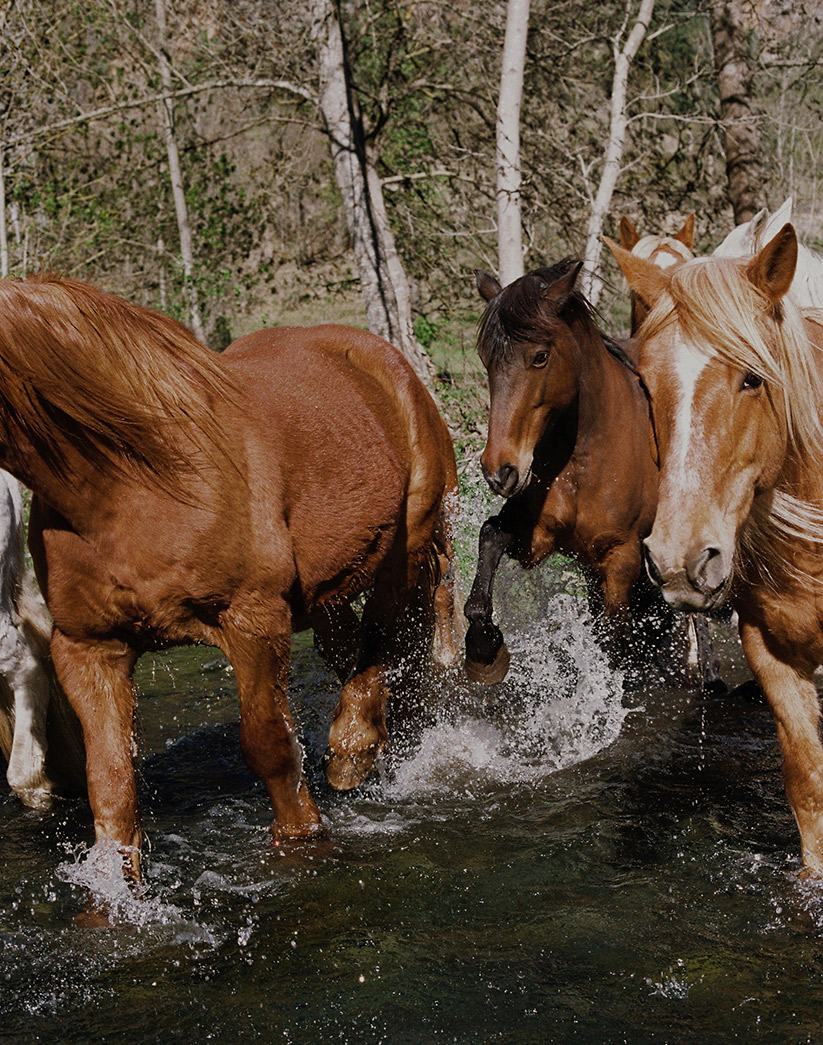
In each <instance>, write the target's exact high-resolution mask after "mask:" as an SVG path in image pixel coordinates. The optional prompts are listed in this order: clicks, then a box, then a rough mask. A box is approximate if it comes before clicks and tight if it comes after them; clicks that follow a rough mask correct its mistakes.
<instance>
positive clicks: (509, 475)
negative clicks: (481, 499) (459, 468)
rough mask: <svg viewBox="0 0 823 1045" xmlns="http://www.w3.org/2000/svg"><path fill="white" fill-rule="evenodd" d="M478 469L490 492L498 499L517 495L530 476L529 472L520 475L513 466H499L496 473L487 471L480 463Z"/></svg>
mask: <svg viewBox="0 0 823 1045" xmlns="http://www.w3.org/2000/svg"><path fill="white" fill-rule="evenodd" d="M480 467H481V469H482V470H483V476H484V478H485V480H486V482H487V483H488V484H489V486H490V487H491V489H492V492H493V493H496V494H498V495H499V496H500V497H511V496H512V494H516V493H518V492H519V491H520V490H522V489H523V487H524V486H525V485H526V483H528V481H529V478H530V476H531V471H528V472H526V474H525V475H522V474H521V472H520V470H519V469H518V468H517V466H516V465H513V464H501V465H500V467H499V468H498V469H497V471H496V472H491V471H489V469H488V468H487V467H486V466H485V464H483V462H482V461H481V462H480Z"/></svg>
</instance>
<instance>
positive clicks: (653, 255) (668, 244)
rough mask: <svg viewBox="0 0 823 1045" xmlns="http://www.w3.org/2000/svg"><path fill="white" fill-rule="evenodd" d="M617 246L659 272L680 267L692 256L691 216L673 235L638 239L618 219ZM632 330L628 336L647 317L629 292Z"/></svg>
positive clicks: (632, 229) (629, 226)
mask: <svg viewBox="0 0 823 1045" xmlns="http://www.w3.org/2000/svg"><path fill="white" fill-rule="evenodd" d="M619 232H620V243H621V244H622V246H623V247H624V248H625V249H626V250H630V251H631V252H632V254H636V255H637V256H638V257H639V258H648V259H649V261H653V262H654V264H655V265H658V266H659V267H660V268H662V269H668V268H673V267H674V266H675V265H682V263H683V262H684V261H688V260H689V259H690V258H693V257H694V254H693V253H692V249H693V247H694V214H690V215H689V216H688V218H686V220H685V221H684V222H683V224H682V226H681V227H680V228H679V229H678V231H677V232H676V233H675V234H674V235H673V236H662V235H650V236H641V235H640V234H639V233H638V231H637V229H636V228H635V227H634V225H633V224H632V222H631V221H630V220H629V219H628V218H627V217H625V216H624V217H622V218H621V219H620V226H619ZM631 301H632V329H631V336H632V337H634V335H635V334H636V333H637V330H638V328H639V326H640V324H641V323H642V322H643V320H644V319H645V318H646V315H647V311H648V310H647V309H646V306H645V305H644V304H643V302H642V301H641V300H640V299H639V298H638V296H637V295H636V294H635V293H634V292H633V291H632V293H631Z"/></svg>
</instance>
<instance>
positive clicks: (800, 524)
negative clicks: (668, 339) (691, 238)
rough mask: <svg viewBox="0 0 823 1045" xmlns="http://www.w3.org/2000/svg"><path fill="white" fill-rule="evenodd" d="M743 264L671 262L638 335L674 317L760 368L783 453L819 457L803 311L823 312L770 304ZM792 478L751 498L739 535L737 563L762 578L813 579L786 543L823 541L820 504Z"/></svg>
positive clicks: (816, 388)
mask: <svg viewBox="0 0 823 1045" xmlns="http://www.w3.org/2000/svg"><path fill="white" fill-rule="evenodd" d="M746 264H747V260H746V259H742V260H741V259H732V258H721V257H712V258H699V259H695V260H694V261H690V262H687V263H686V264H684V265H681V266H679V267H678V268H676V269H674V270H673V271H672V275H671V281H670V284H669V289H668V293H667V294H663V295H662V298H661V300H659V301H658V302H657V304H656V305H655V307H654V308H653V309H652V311H651V312H650V313H649V316H648V317H647V319H646V321H645V323H644V324H643V326H642V327H641V330H640V338H641V339H642V341H646V340H648V339H650V338H652V337H654V336H656V335H657V334H658V333H660V332H661V330H662V329H663V328H664V327H666V326H668V325H669V324H671V323H673V322H675V321H677V322H679V324H680V326H681V329H682V331H683V333H684V335H685V336H686V337H687V338H688V339H689V340H690V341H691V343H692V344H694V345H703V346H710V347H711V349H712V350H713V352H714V353H716V354H717V356H719V358H720V359H722V360H723V362H725V363H727V364H728V365H730V366H732V367H735V368H737V369H739V370H742V371H751V372H753V373H755V374H758V375H759V376H760V377H762V378H763V379H764V381H765V385H766V391H767V394H768V395H769V396H770V399H771V401H772V403H773V405H774V407H775V409H777V410H778V412H779V413H782V415H783V417H784V418H785V423H786V430H787V436H788V458H789V459H790V460H793V461H798V462H805V461H821V460H823V423H821V410H823V377H821V371H820V360H821V356H820V350H819V349H818V348H817V347H816V346H815V345H814V343H813V342H812V341H811V340H810V338H809V336H808V333H807V331H806V328H805V326H804V316H805V318H806V319H810V320H812V321H815V322H818V323H821V324H823V313H821V312H819V311H816V310H815V311H808V312H805V313H804V312H801V310H800V309H799V308H798V307H797V306H796V305H795V303H794V301H793V299H792V297H791V295H787V296H785V297H784V298H783V299H782V300H781V301H780V302H779V303H778V304H777V305H775V304H774V303H773V302H772V301H771V300H770V299H769V298H768V297H767V296H766V295H765V294H763V293H762V292H761V291H760V290H759V289H758V288H757V287H755V286H754V284H753V283H752V282H751V281H750V280H749V279H748V278H747V277H746V275H745V271H744V270H745V266H746ZM789 482H790V479H789V478H788V477H784V478H783V479H782V480H781V481H779V482H778V484H777V486H776V487H775V488H774V489H773V490H771V491H769V492H768V493H764V494H761V495H760V496H759V497H758V498H756V499H755V504H754V507H753V509H752V512H751V515H750V517H749V520H748V521H747V524H746V526H745V527H744V530H743V532H742V534H741V538H740V542H739V548H738V553H739V556H740V557H741V563H740V566H745V565H750V566H754V565H756V567H757V569H758V570H759V571H760V573H761V575H762V576H763V577H764V579H767V580H768V579H769V578H771V579H772V580H774V578H775V577H776V576H777V575H780V574H783V575H786V574H788V575H790V576H792V577H794V578H795V579H799V580H802V581H803V582H804V583H810V582H815V579H814V578H812V577H810V576H809V575H808V574H807V573H805V572H804V571H802V570H801V569H800V567H798V566H797V565H796V564H795V562H794V559H795V556H794V554H793V551H792V549H791V547H790V545H791V544H792V543H794V542H797V541H798V540H801V541H805V542H809V543H811V544H814V545H816V546H818V547H819V546H820V545H821V543H823V505H821V504H820V503H815V502H814V501H811V500H806V499H804V498H803V497H799V496H797V494H796V493H792V492H791V490H790V489H789V488H788V485H787V484H788V483H789ZM815 583H816V582H815Z"/></svg>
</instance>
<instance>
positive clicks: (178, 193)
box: [156, 0, 206, 341]
mask: <svg viewBox="0 0 823 1045" xmlns="http://www.w3.org/2000/svg"><path fill="white" fill-rule="evenodd" d="M156 10H157V29H158V34H159V36H160V82H161V84H162V85H163V89H164V91H170V90H171V66H170V65H169V60H168V56H167V54H166V0H156ZM160 111H161V113H162V115H163V129H164V131H165V135H166V155H167V157H168V161H169V179H170V181H171V191H172V196H173V198H174V210H175V214H176V216H177V230H178V234H179V236H180V260H181V261H182V264H183V278H184V280H185V293H186V298H187V300H188V305H189V321H190V323H191V328H192V330H193V331H194V333H195V334H196V336H197V337H198V338H199V339H200V340H201V341H205V339H206V335H205V331H204V330H203V320H202V318H201V315H200V304H199V302H198V299H197V287H196V285H195V282H194V252H193V250H192V245H191V225H190V224H189V209H188V205H187V204H186V193H185V190H184V188H183V174H182V172H181V169H180V153H179V150H178V148H177V139H176V138H175V136H174V106H173V102H172V100H171V99H170V98H167V99H165V100H164V101H162V102H161V103H160Z"/></svg>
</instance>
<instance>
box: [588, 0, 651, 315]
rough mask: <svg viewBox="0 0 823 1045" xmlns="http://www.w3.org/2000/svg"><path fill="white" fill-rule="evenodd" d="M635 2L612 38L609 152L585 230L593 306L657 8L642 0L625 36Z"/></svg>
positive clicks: (598, 291)
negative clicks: (634, 81) (630, 96)
mask: <svg viewBox="0 0 823 1045" xmlns="http://www.w3.org/2000/svg"><path fill="white" fill-rule="evenodd" d="M632 7H633V3H632V0H627V2H626V14H625V17H624V19H623V24H622V25H621V27H620V30H619V32H618V33H617V35H616V36H615V38H614V40H613V41H612V51H613V54H614V78H613V79H612V98H611V109H610V117H609V140H608V144H607V146H606V155H605V159H604V161H603V170H602V173H601V175H600V183H599V185H598V187H597V193H596V194H595V196H594V199H593V200H592V209H591V216H590V217H589V223H588V227H587V229H586V250H585V253H584V255H583V258H584V262H585V265H584V271H583V276H582V288H583V291H584V293H585V294H586V295H587V297H588V298H589V300H590V301H591V302H592V304H593V305H596V304H597V301H598V299H599V297H600V289H601V286H602V284H601V283H600V280H599V279H598V278H597V271H598V268H599V265H600V254H601V250H602V242H601V239H600V237H601V236H602V234H603V224H604V222H605V219H606V215H607V214H608V212H609V207H610V206H611V201H612V195H613V194H614V189H615V186H616V185H617V179H618V178H619V177H620V170H621V161H622V158H623V148H624V145H625V143H626V129H627V126H628V120H627V115H626V97H627V91H628V83H629V71H630V69H631V64H632V62H633V60H634V58H635V56H636V54H637V52H638V50H639V49H640V45H641V44H642V43H643V39H644V37H645V36H646V31H647V30H648V28H649V23H650V22H651V19H652V13H653V11H654V0H641V4H640V10H639V11H638V13H637V16H636V18H635V19H634V24H633V25H632V28H631V31H630V32H629V34H628V36H626V37H625V40H624V39H623V38H624V34H625V32H626V29H627V28H628V25H629V22H630V20H631V12H632Z"/></svg>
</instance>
